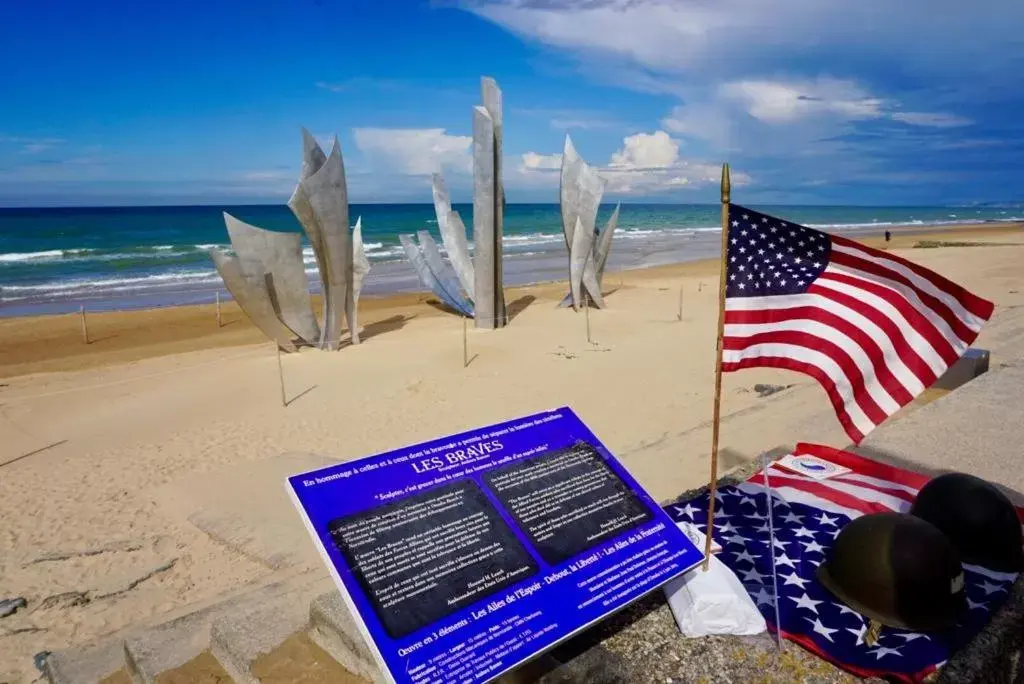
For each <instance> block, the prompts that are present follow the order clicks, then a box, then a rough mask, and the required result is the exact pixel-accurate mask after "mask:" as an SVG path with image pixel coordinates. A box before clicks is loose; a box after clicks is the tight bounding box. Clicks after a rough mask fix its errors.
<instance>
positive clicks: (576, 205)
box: [559, 136, 604, 311]
mask: <svg viewBox="0 0 1024 684" xmlns="http://www.w3.org/2000/svg"><path fill="white" fill-rule="evenodd" d="M603 194H604V181H603V180H602V179H601V177H600V176H599V175H598V174H597V171H596V170H594V169H593V168H592V167H590V166H589V165H588V164H586V163H585V162H584V161H583V159H581V158H580V156H579V155H578V154H577V153H576V148H575V147H574V146H573V144H572V140H571V139H570V138H569V136H565V147H564V149H563V153H562V173H561V184H560V187H559V201H560V205H561V213H562V231H563V232H564V233H565V240H566V244H567V246H568V247H569V290H570V292H571V293H572V300H573V302H572V303H573V308H574V309H576V310H577V311H578V310H579V308H580V306H581V305H582V304H583V300H582V299H581V297H582V296H583V295H584V293H586V294H588V295H589V296H590V302H591V304H593V306H595V307H597V308H599V309H601V308H604V298H603V297H602V295H601V287H600V285H599V284H598V279H597V272H596V264H595V259H594V258H593V256H594V254H593V249H594V232H595V223H596V221H597V207H598V205H600V203H601V195H603ZM581 230H582V231H583V234H582V235H580V234H579V232H580V231H581Z"/></svg>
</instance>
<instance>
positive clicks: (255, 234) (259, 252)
mask: <svg viewBox="0 0 1024 684" xmlns="http://www.w3.org/2000/svg"><path fill="white" fill-rule="evenodd" d="M302 136H303V161H302V172H301V175H300V177H299V182H298V185H297V186H296V188H295V191H294V192H293V193H292V196H291V198H290V199H289V200H288V207H289V208H290V209H291V210H292V213H294V214H295V217H296V218H297V219H298V220H299V223H300V224H302V229H303V231H305V233H306V236H307V237H308V239H309V242H310V245H311V246H312V248H313V254H314V255H315V257H316V264H317V272H318V273H319V274H320V281H321V283H322V285H323V287H322V293H323V301H322V305H321V316H320V323H319V325H318V323H317V320H316V316H315V315H314V313H313V309H312V306H311V303H310V297H309V286H308V282H307V278H306V272H305V266H304V264H303V261H302V238H301V236H300V235H299V234H298V233H279V232H275V231H269V230H264V229H263V228H258V227H257V226H252V225H249V224H247V223H244V222H242V221H239V220H238V219H236V218H235V217H233V216H231V215H229V214H226V213H225V214H224V222H225V224H226V225H227V230H228V236H229V237H230V239H231V245H232V247H233V248H234V250H235V253H236V254H237V256H236V257H233V256H230V255H228V254H226V253H223V252H221V251H219V250H210V256H211V257H212V259H213V262H214V265H215V266H216V267H217V271H218V273H220V275H221V278H223V279H224V284H225V286H226V287H227V288H228V291H229V292H230V293H231V295H232V296H233V297H234V298H235V301H236V302H237V303H238V305H239V306H240V307H241V309H242V311H243V312H244V313H245V314H246V315H247V316H248V317H249V318H250V320H252V322H253V323H254V324H255V325H256V327H258V328H259V329H260V330H261V331H263V333H264V334H265V335H266V336H267V337H269V338H270V339H272V340H274V341H275V342H277V343H278V346H280V347H281V348H282V349H284V350H285V351H294V350H295V347H296V344H306V345H316V346H318V347H319V348H320V349H337V348H338V347H339V346H340V342H341V330H342V323H343V317H344V318H345V319H347V321H348V329H349V337H350V339H351V341H352V344H359V325H358V322H357V320H356V304H357V302H358V300H359V293H360V292H361V291H362V287H363V282H364V280H365V279H366V276H367V274H368V273H369V272H370V262H369V260H368V259H367V258H366V252H365V249H364V248H363V238H362V220H361V219H360V220H358V221H357V222H356V226H355V230H354V231H353V234H352V235H351V236H350V235H349V230H350V229H349V222H348V217H349V214H348V191H347V187H346V184H345V167H344V163H343V162H342V158H341V146H340V145H339V144H338V139H337V138H335V139H334V144H333V147H332V148H331V153H330V155H325V154H324V152H323V150H322V149H321V148H320V145H319V144H318V143H317V142H316V140H315V139H314V138H313V136H312V135H310V133H309V131H307V130H305V129H303V130H302Z"/></svg>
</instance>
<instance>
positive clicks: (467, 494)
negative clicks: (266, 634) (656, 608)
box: [288, 408, 703, 684]
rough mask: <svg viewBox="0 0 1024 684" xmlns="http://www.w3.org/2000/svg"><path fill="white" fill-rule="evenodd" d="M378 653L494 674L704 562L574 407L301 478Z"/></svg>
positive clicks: (424, 669) (479, 676)
mask: <svg viewBox="0 0 1024 684" xmlns="http://www.w3.org/2000/svg"><path fill="white" fill-rule="evenodd" d="M288 490H289V493H290V494H291V496H292V499H293V501H294V502H295V505H296V507H297V508H298V510H299V512H300V514H301V515H302V517H303V519H304V521H305V523H306V527H307V529H308V530H309V532H310V534H311V535H312V536H313V539H314V542H315V543H316V545H317V547H318V549H319V550H320V553H321V554H322V556H323V557H324V560H325V562H326V563H327V566H328V568H329V569H330V571H331V574H332V576H333V577H334V580H335V582H336V583H337V585H338V588H339V590H340V591H341V595H342V597H343V598H344V599H345V602H346V604H347V605H348V607H349V610H350V611H351V612H352V615H353V618H354V619H355V622H356V623H357V624H358V626H359V629H360V630H361V632H362V634H363V638H364V639H365V640H366V643H367V645H368V646H369V648H370V650H371V651H372V652H373V653H374V655H375V657H376V658H377V662H378V665H379V666H380V667H381V670H382V672H384V673H385V675H386V677H387V678H389V679H390V681H393V682H396V683H401V684H410V683H411V684H426V683H432V682H486V681H490V680H492V679H494V678H496V677H498V676H500V675H501V674H502V673H503V672H507V671H508V670H510V669H512V668H514V667H516V666H517V665H518V664H520V663H523V662H525V661H527V660H530V659H531V658H533V657H534V656H536V655H538V654H540V653H541V652H543V651H546V650H547V649H549V648H551V647H553V646H554V645H555V644H557V643H558V642H560V641H562V640H564V639H566V638H568V637H570V636H572V635H573V634H575V633H577V632H579V631H581V630H583V629H585V628H586V627H588V626H589V625H591V624H593V623H594V622H596V621H597V620H600V619H601V618H603V617H605V616H606V615H608V614H610V613H613V612H615V611H616V610H618V609H620V608H622V607H623V606H625V605H627V604H628V603H630V602H631V601H633V600H635V599H637V598H639V597H640V596H643V595H644V594H646V593H648V592H650V591H652V590H654V589H656V588H658V587H660V586H661V585H663V584H664V583H665V582H667V581H668V580H670V579H672V578H673V577H676V576H678V575H679V574H681V573H683V572H686V571H687V570H689V569H691V568H693V567H694V566H695V565H697V564H698V563H700V562H701V561H702V560H703V555H702V554H701V552H700V551H699V550H698V549H697V548H696V547H695V546H694V545H693V543H692V542H690V540H689V539H688V538H687V537H686V535H684V534H683V533H682V532H681V531H680V530H679V529H678V528H677V527H676V525H675V524H674V523H673V522H672V521H671V519H670V518H669V517H668V516H667V515H666V514H665V513H664V511H662V510H661V508H660V507H659V506H658V505H657V503H656V502H655V501H653V500H652V499H651V497H650V496H649V495H648V494H647V493H646V492H644V491H643V489H641V488H640V486H639V485H638V484H637V483H636V481H635V480H634V479H633V478H632V477H631V476H630V475H629V473H628V472H626V470H625V469H624V468H623V467H622V466H621V465H620V464H619V463H618V462H617V461H616V460H615V458H614V457H613V456H612V455H611V453H609V452H608V450H607V449H606V448H605V447H604V446H603V445H602V444H601V443H600V442H599V441H598V440H597V438H596V437H595V436H594V434H593V433H591V432H590V430H588V429H587V427H586V426H585V425H584V424H583V422H582V421H581V420H580V419H579V418H578V417H577V416H576V414H575V413H573V412H572V410H571V409H569V408H560V409H557V410H554V411H548V412H545V413H540V414H537V415H533V416H527V417H525V418H520V419H517V420H513V421H509V422H506V423H501V424H499V425H492V426H489V427H485V428H480V429H478V430H472V431H470V432H464V433H461V434H458V435H452V436H450V437H445V438H442V439H437V440H434V441H431V442H426V443H423V444H417V445H415V446H410V447H406V448H404V449H399V450H397V451H391V452H388V453H385V454H380V455H378V456H372V457H369V458H364V459H360V460H358V461H350V462H348V463H344V464H340V465H336V466H331V467H329V468H323V469H321V470H316V471H312V472H309V473H304V474H301V475H295V476H293V477H290V478H288Z"/></svg>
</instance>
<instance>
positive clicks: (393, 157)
mask: <svg viewBox="0 0 1024 684" xmlns="http://www.w3.org/2000/svg"><path fill="white" fill-rule="evenodd" d="M352 133H353V135H354V137H355V141H356V146H357V147H358V148H359V150H360V151H362V152H364V153H365V154H366V155H367V157H368V158H369V160H370V161H371V162H377V161H378V160H380V161H383V162H385V163H386V164H387V165H388V166H390V167H392V168H393V169H394V170H396V171H398V172H400V173H404V174H408V175H413V176H422V175H429V174H431V173H434V172H435V171H437V170H438V169H441V168H451V169H455V170H459V171H467V172H468V171H469V170H470V169H471V168H472V160H471V158H470V154H469V152H470V147H471V146H472V144H473V138H472V137H470V136H466V135H449V134H447V133H446V132H445V130H444V129H443V128H355V129H353V130H352Z"/></svg>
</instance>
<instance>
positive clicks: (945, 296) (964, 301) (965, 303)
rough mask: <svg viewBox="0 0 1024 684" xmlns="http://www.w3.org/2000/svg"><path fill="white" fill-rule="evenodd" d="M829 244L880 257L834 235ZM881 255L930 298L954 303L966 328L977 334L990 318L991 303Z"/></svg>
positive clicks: (908, 263)
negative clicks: (926, 292)
mask: <svg viewBox="0 0 1024 684" xmlns="http://www.w3.org/2000/svg"><path fill="white" fill-rule="evenodd" d="M832 243H833V247H834V248H835V249H841V250H847V249H848V250H851V251H852V250H856V251H859V252H861V253H862V254H864V255H865V256H866V257H867V258H879V256H878V254H879V253H878V252H874V250H870V251H869V250H868V249H867V248H866V247H864V246H863V245H859V244H857V243H856V242H854V241H853V240H848V239H846V238H844V237H840V236H833V237H832ZM884 254H885V256H884V258H885V259H886V260H887V261H889V262H893V263H894V264H896V265H898V266H902V267H903V268H904V269H906V270H905V271H904V273H907V272H909V273H908V274H907V275H908V276H909V277H911V278H912V279H913V280H914V281H915V282H919V283H921V286H922V287H923V288H924V289H925V290H927V291H929V292H931V294H932V295H933V296H935V297H938V298H939V299H941V300H943V301H948V300H952V302H955V304H956V305H957V306H959V307H960V308H961V309H962V310H963V312H964V317H963V318H962V320H963V321H964V323H965V324H967V326H968V327H969V328H971V329H972V330H974V332H980V331H981V327H982V326H983V325H984V324H985V322H986V321H988V319H989V318H991V317H992V312H993V310H994V309H995V306H994V305H993V304H992V302H990V301H987V300H985V299H982V298H981V297H979V296H977V295H975V294H973V293H971V292H968V291H967V290H966V289H964V288H963V287H961V286H960V285H957V284H956V283H954V282H953V281H951V280H949V279H948V278H944V277H942V276H941V275H939V274H938V273H935V272H934V271H929V270H928V269H926V268H922V267H921V266H919V265H917V264H915V263H914V262H912V261H910V260H908V259H904V258H903V257H901V256H899V255H897V254H893V253H891V252H885V253H884ZM896 267H897V266H895V265H894V266H893V268H896ZM911 274H913V275H911ZM914 276H916V278H914ZM951 306H952V304H951ZM954 311H956V309H954Z"/></svg>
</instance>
